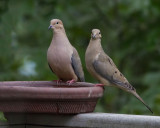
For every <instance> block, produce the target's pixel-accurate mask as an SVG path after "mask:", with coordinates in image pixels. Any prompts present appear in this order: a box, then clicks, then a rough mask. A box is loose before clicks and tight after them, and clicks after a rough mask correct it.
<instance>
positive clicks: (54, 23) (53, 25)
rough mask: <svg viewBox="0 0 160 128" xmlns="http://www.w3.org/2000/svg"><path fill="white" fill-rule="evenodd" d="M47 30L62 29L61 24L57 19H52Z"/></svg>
mask: <svg viewBox="0 0 160 128" xmlns="http://www.w3.org/2000/svg"><path fill="white" fill-rule="evenodd" d="M48 29H53V30H60V29H64V28H63V23H62V21H61V20H59V19H53V20H51V21H50V26H49V27H48Z"/></svg>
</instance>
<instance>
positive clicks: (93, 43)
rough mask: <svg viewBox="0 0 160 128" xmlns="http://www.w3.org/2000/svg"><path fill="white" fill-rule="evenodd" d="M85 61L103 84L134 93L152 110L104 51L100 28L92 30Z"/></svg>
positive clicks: (94, 75) (92, 73)
mask: <svg viewBox="0 0 160 128" xmlns="http://www.w3.org/2000/svg"><path fill="white" fill-rule="evenodd" d="M85 61H86V67H87V69H88V71H89V72H90V73H91V75H93V77H95V78H96V79H97V80H99V81H100V83H101V84H104V85H107V86H115V87H118V88H121V89H123V90H124V91H127V92H129V93H132V94H133V95H134V96H135V97H136V98H137V99H139V100H140V101H141V102H142V103H143V104H144V105H145V106H146V107H147V108H148V109H149V110H150V111H151V112H152V110H151V109H150V108H149V106H147V105H146V104H145V102H144V101H143V99H142V98H141V97H140V96H139V95H138V94H137V93H136V89H135V88H134V87H133V86H132V85H131V84H130V83H129V82H128V80H127V79H126V78H125V77H124V76H123V74H122V73H121V72H120V71H119V70H118V68H117V67H116V65H115V64H114V62H113V61H112V59H111V58H110V57H109V56H108V55H107V54H105V52H104V51H103V48H102V46H101V33H100V30H99V29H93V30H92V34H91V40H90V42H89V45H88V48H87V50H86V54H85ZM152 113H153V112H152Z"/></svg>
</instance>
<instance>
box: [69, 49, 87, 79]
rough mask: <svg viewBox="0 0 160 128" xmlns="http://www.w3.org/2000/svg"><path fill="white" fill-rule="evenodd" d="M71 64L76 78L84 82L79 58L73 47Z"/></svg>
mask: <svg viewBox="0 0 160 128" xmlns="http://www.w3.org/2000/svg"><path fill="white" fill-rule="evenodd" d="M71 64H72V67H73V70H74V72H75V74H76V75H77V77H78V79H79V80H80V81H81V82H84V81H85V78H84V73H83V69H82V64H81V60H80V57H79V55H78V52H77V50H76V49H75V48H74V47H73V54H72V57H71Z"/></svg>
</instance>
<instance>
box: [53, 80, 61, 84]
mask: <svg viewBox="0 0 160 128" xmlns="http://www.w3.org/2000/svg"><path fill="white" fill-rule="evenodd" d="M53 82H56V84H59V83H61V82H62V80H53Z"/></svg>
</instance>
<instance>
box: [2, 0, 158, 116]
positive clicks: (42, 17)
mask: <svg viewBox="0 0 160 128" xmlns="http://www.w3.org/2000/svg"><path fill="white" fill-rule="evenodd" d="M54 18H58V19H61V20H62V21H63V23H64V26H65V30H66V33H67V36H68V38H69V40H70V42H71V43H72V45H73V46H74V47H75V48H76V49H77V51H78V52H79V54H80V57H81V60H82V64H83V67H84V72H85V77H86V81H87V82H93V83H96V82H97V81H96V80H95V79H94V78H92V77H91V75H90V74H89V73H88V72H87V70H86V68H85V62H84V54H85V50H86V48H87V45H88V43H89V40H90V35H91V30H92V29H93V28H99V29H100V30H101V33H102V45H103V48H104V50H105V52H106V53H107V54H108V55H109V56H110V57H111V58H112V59H113V61H114V62H115V64H116V65H117V67H118V68H119V69H120V71H121V72H122V73H123V74H124V75H125V76H126V78H127V79H128V80H129V81H130V83H131V84H132V85H133V86H134V87H135V88H136V89H137V92H138V93H139V94H140V96H141V97H142V98H143V99H144V100H145V102H146V103H147V104H148V105H149V106H150V107H151V108H152V109H153V111H154V114H155V115H159V113H160V1H159V0H0V81H19V80H20V81H21V80H22V81H24V80H29V81H33V80H53V79H57V77H56V76H55V75H53V74H52V72H51V71H50V69H49V67H48V64H47V60H46V52H47V49H48V47H49V45H50V42H51V39H52V31H49V30H48V26H49V24H50V20H51V19H54ZM95 111H97V112H109V113H126V114H150V112H149V111H148V110H147V109H146V108H145V106H144V105H143V104H142V103H141V102H140V101H138V100H137V99H136V98H135V97H134V96H132V95H131V94H128V93H126V92H124V91H122V90H120V89H117V88H114V87H106V89H105V94H104V96H103V98H101V99H100V100H99V103H98V105H97V107H96V110H95Z"/></svg>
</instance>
